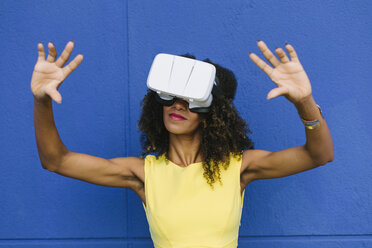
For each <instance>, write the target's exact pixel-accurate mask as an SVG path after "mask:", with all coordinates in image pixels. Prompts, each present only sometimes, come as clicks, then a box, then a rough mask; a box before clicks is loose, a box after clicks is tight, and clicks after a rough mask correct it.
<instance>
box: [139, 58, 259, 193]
mask: <svg viewBox="0 0 372 248" xmlns="http://www.w3.org/2000/svg"><path fill="white" fill-rule="evenodd" d="M181 56H183V57H187V58H192V59H195V56H193V55H191V54H183V55H181ZM204 61H205V62H208V63H211V64H213V65H214V66H215V67H216V76H217V77H218V79H219V84H218V87H219V88H220V89H221V90H222V92H223V93H224V96H223V97H214V98H213V102H212V104H211V107H210V111H209V112H208V113H205V114H199V115H200V117H201V119H202V121H201V124H200V126H199V128H200V129H201V134H202V139H201V146H200V149H201V154H202V157H203V163H202V165H203V169H204V173H203V175H204V177H205V179H206V180H207V183H208V184H209V185H210V186H211V187H212V188H213V184H214V183H215V182H216V181H219V182H220V183H221V184H222V181H221V176H220V169H221V168H224V169H225V170H226V169H227V168H228V166H229V162H230V161H229V160H230V155H233V156H239V155H242V153H243V151H244V150H247V149H253V148H254V146H253V142H252V141H251V140H250V139H249V138H248V136H247V134H248V133H252V131H251V130H250V129H249V128H248V125H247V123H246V122H245V121H244V120H243V119H242V118H241V117H240V115H239V113H238V111H237V110H236V108H235V106H234V104H233V102H232V101H233V99H234V97H235V92H236V87H237V80H236V78H235V75H234V73H233V72H232V71H230V70H229V69H226V68H224V67H222V66H220V65H218V64H215V63H213V62H212V61H211V60H209V59H205V60H204ZM155 94H156V93H155V92H153V91H151V90H148V92H147V94H146V95H145V97H144V99H143V100H142V114H141V117H140V120H139V122H138V125H139V130H140V131H141V132H142V134H141V145H142V157H144V156H145V155H147V154H149V153H153V154H155V155H156V157H159V156H162V155H165V157H166V158H167V159H168V160H169V154H168V150H169V132H168V130H167V129H166V128H165V126H164V123H163V105H161V104H160V103H159V102H158V101H157V100H156V98H155Z"/></svg>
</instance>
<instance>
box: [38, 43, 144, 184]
mask: <svg viewBox="0 0 372 248" xmlns="http://www.w3.org/2000/svg"><path fill="white" fill-rule="evenodd" d="M72 45H73V44H72V43H68V44H67V46H66V48H65V50H64V52H63V53H62V55H61V58H62V60H57V61H56V62H54V60H55V57H56V52H55V49H54V46H51V45H49V51H50V52H49V56H48V59H47V60H45V53H44V49H43V48H42V45H41V46H40V44H39V45H38V48H39V59H38V62H37V64H36V65H35V70H34V73H33V76H32V80H31V90H32V92H33V94H34V125H35V137H36V144H37V148H38V152H39V157H40V161H41V164H42V167H43V168H44V169H48V170H49V171H52V172H56V173H58V174H61V175H63V176H67V177H71V178H75V179H79V180H83V181H86V182H89V183H94V184H99V185H103V186H112V187H124V188H132V189H133V188H134V187H139V186H140V185H141V183H142V178H143V176H142V175H143V174H144V173H142V171H141V168H142V169H143V164H144V162H143V159H140V158H135V157H128V158H113V159H104V158H99V157H95V156H91V155H88V154H83V153H76V152H71V151H69V150H68V149H67V148H66V147H65V145H64V144H63V143H62V140H61V138H60V137H59V134H58V131H57V128H56V125H55V122H54V118H53V110H52V100H51V97H52V98H53V99H54V100H56V101H57V102H61V99H62V97H61V96H60V94H59V93H58V92H57V88H58V87H59V85H60V84H61V83H62V81H63V80H64V79H65V78H66V77H67V75H68V74H69V73H71V72H72V71H73V70H74V69H75V68H76V67H77V66H78V64H79V63H80V62H81V60H82V57H80V58H79V57H78V56H79V55H78V56H77V57H76V58H75V59H74V60H73V61H72V62H71V63H70V64H69V65H67V66H66V67H64V68H62V66H63V65H64V63H65V62H66V61H67V60H68V57H69V54H70V53H71V50H72ZM68 66H70V67H69V69H68V70H66V69H65V68H68ZM63 70H65V72H67V73H65V74H64V71H63Z"/></svg>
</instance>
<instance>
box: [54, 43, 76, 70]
mask: <svg viewBox="0 0 372 248" xmlns="http://www.w3.org/2000/svg"><path fill="white" fill-rule="evenodd" d="M73 48H74V42H73V41H69V42H68V43H67V45H66V47H65V50H63V52H62V54H61V56H60V57H59V58H58V59H57V61H56V65H57V66H58V67H62V66H63V65H64V64H66V62H67V60H68V58H69V57H70V55H71V52H72V49H73Z"/></svg>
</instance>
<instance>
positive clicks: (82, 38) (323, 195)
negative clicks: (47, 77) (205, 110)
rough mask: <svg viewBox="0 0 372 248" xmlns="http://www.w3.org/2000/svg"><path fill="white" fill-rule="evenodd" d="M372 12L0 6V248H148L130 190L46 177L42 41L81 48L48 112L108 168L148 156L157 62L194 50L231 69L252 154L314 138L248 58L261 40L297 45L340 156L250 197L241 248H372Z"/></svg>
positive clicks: (240, 2)
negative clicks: (40, 147)
mask: <svg viewBox="0 0 372 248" xmlns="http://www.w3.org/2000/svg"><path fill="white" fill-rule="evenodd" d="M371 11H372V2H370V1H368V0H364V1H353V2H351V1H336V0H329V1H320V0H314V1H289V0H285V1H280V2H278V1H274V0H261V1H258V0H229V1H227V0H224V1H222V0H214V1H211V0H209V1H200V0H199V1H197V0H188V1H171V0H158V1H145V0H136V1H134V0H133V1H124V0H111V1H98V0H95V1H92V0H90V1H89V0H81V1H72V0H65V1H56V0H53V1H46V0H44V1H40V0H39V1H26V0H22V1H11V0H2V1H1V2H0V37H1V40H0V51H1V53H0V56H1V59H0V130H1V131H0V247H12V248H15V247H16V248H21V247H28V248H30V247H32V248H36V247H56V248H60V247H61V248H62V247H68V248H72V247H97V248H98V247H99V248H101V247H102V248H103V247H109V248H116V247H128V248H129V247H136V248H138V247H151V244H152V243H151V240H150V239H149V232H148V226H147V223H146V218H145V214H144V211H143V207H142V205H141V202H140V199H139V198H138V197H137V196H136V195H135V194H134V193H133V192H131V191H129V190H126V189H120V188H109V187H103V186H98V185H93V184H88V183H86V182H82V181H77V180H74V179H70V178H66V177H62V176H60V175H57V174H53V173H51V172H49V171H46V170H43V169H42V168H41V165H40V161H39V158H38V153H37V148H36V142H35V137H34V126H33V97H32V93H31V91H30V79H31V75H32V70H33V66H34V64H35V62H36V59H37V49H36V46H37V43H38V42H40V41H41V42H43V44H44V46H46V44H47V42H48V41H52V42H53V43H54V44H55V45H56V47H57V52H58V54H60V53H61V52H62V50H63V48H64V46H65V44H66V43H67V42H68V41H69V40H74V41H75V49H74V51H73V54H72V57H74V56H76V55H77V54H79V53H82V54H84V60H83V62H82V63H81V64H80V65H79V67H78V68H77V69H76V70H75V71H74V72H73V73H72V74H71V75H70V76H69V77H68V78H67V79H66V80H65V82H64V83H63V84H62V86H61V87H60V89H59V91H60V93H61V95H62V97H63V101H62V104H61V105H59V104H56V103H53V107H54V116H55V122H56V125H57V128H58V131H59V133H60V136H61V138H62V141H63V142H64V143H65V145H66V146H67V147H68V149H70V150H72V151H75V152H83V153H88V154H91V155H95V156H100V157H104V158H112V157H120V156H137V155H139V153H140V147H139V133H138V132H137V120H138V118H139V114H140V105H139V102H140V100H141V99H142V97H143V96H144V94H145V91H146V85H145V82H146V77H147V73H148V70H149V67H150V65H151V62H152V59H153V58H154V56H155V55H156V54H157V53H160V52H167V53H175V54H180V53H186V52H190V53H193V54H194V55H195V56H196V57H197V58H199V59H204V58H207V57H208V58H210V59H211V60H213V61H214V62H216V63H219V64H221V65H222V66H226V67H228V68H230V69H231V70H232V71H234V72H235V74H236V76H237V78H238V82H239V85H238V91H237V95H236V99H235V104H236V106H237V108H238V110H239V112H240V113H241V115H242V116H243V117H244V118H245V120H247V122H248V123H249V124H250V128H251V129H252V130H253V132H254V133H253V135H252V136H251V138H252V139H253V141H254V142H255V146H256V148H257V149H265V150H270V151H278V150H282V149H285V148H288V147H292V146H298V145H302V144H304V142H305V132H304V128H303V125H302V123H301V121H300V119H299V116H298V115H297V112H296V109H295V108H294V106H293V105H291V103H290V102H288V101H287V100H286V99H285V98H283V97H281V98H277V99H272V100H266V95H267V93H268V92H269V91H270V90H271V89H272V88H273V87H275V84H274V83H272V82H271V81H270V79H268V77H267V76H266V75H265V74H264V73H263V72H261V71H260V70H259V69H258V68H257V67H256V66H255V65H254V64H253V63H252V62H251V61H250V60H249V58H248V52H255V53H258V49H257V47H256V40H258V39H260V40H264V41H265V42H266V43H267V44H268V46H269V47H270V48H272V49H274V48H276V47H283V46H284V44H285V43H286V42H288V43H291V44H292V45H293V46H294V47H295V49H296V51H297V53H298V55H299V57H300V60H301V62H302V64H303V66H304V68H305V70H306V71H307V73H308V75H309V77H310V80H311V82H312V88H313V95H314V98H315V100H316V102H317V103H318V104H320V105H321V106H322V109H323V112H324V115H325V118H326V120H327V123H328V126H329V128H330V130H331V134H332V137H333V140H334V144H335V160H334V161H333V162H332V163H329V164H327V165H325V166H322V167H319V168H317V169H314V170H311V171H307V172H304V173H301V174H297V175H293V176H290V177H286V178H278V179H270V180H262V181H255V182H253V183H251V184H249V185H248V187H247V190H246V196H245V202H244V209H243V216H242V226H241V229H240V239H239V247H249V248H258V247H273V248H282V247H291V248H297V247H298V248H300V247H301V248H304V247H305V248H313V247H317V248H319V247H320V248H323V247H324V248H326V247H327V248H328V247H345V248H346V247H348V248H349V247H369V246H372V224H371V223H372V187H371V186H372V181H371V176H372V169H371V168H372V162H371V161H372V152H371V151H370V150H371V148H372V132H371V129H370V126H369V124H370V123H372V114H371V106H372V100H371V97H370V92H372V86H371V83H370V81H371V78H372V75H371V74H372V73H371V70H370V66H371V64H372V52H371V45H370V44H371V42H370V41H371V38H372V25H371V17H370V12H371Z"/></svg>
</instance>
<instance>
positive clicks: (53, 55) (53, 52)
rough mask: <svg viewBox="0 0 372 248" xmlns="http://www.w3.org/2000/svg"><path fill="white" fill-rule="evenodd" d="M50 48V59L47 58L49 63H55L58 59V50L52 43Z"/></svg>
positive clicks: (49, 45)
mask: <svg viewBox="0 0 372 248" xmlns="http://www.w3.org/2000/svg"><path fill="white" fill-rule="evenodd" d="M48 48H49V54H48V57H47V61H48V62H54V61H55V60H56V57H57V51H56V48H55V47H54V45H53V43H52V42H49V43H48Z"/></svg>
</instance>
